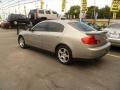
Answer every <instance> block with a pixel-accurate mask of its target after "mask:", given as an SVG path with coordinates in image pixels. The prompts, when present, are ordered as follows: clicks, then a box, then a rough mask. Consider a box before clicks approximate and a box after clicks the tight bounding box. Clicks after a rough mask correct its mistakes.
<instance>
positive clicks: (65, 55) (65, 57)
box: [56, 46, 72, 64]
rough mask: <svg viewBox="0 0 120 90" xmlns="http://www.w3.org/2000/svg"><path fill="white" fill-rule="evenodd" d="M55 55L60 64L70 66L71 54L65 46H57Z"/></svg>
mask: <svg viewBox="0 0 120 90" xmlns="http://www.w3.org/2000/svg"><path fill="white" fill-rule="evenodd" d="M56 55H57V58H58V60H59V62H61V63H62V64H70V63H71V62H72V52H71V50H70V49H69V48H68V47H67V46H59V47H58V48H57V50H56Z"/></svg>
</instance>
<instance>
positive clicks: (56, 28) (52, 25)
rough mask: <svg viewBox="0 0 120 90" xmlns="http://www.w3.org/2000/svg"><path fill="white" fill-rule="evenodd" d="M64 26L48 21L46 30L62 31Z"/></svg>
mask: <svg viewBox="0 0 120 90" xmlns="http://www.w3.org/2000/svg"><path fill="white" fill-rule="evenodd" d="M63 30H64V26H63V25H62V24H60V23H56V22H48V31H49V32H63Z"/></svg>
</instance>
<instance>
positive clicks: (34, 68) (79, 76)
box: [0, 29, 120, 90]
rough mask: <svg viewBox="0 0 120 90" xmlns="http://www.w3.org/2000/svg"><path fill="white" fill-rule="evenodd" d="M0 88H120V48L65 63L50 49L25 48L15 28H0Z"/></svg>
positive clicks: (104, 89) (28, 89)
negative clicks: (92, 59) (93, 58)
mask: <svg viewBox="0 0 120 90" xmlns="http://www.w3.org/2000/svg"><path fill="white" fill-rule="evenodd" d="M0 90H120V48H118V47H112V49H111V50H110V52H109V53H108V54H107V55H106V56H104V57H103V58H102V59H100V60H98V61H96V62H83V61H76V62H74V63H73V64H71V65H62V64H60V63H59V62H57V59H56V57H55V56H54V54H52V53H50V52H46V51H43V50H38V49H35V48H27V49H21V48H20V47H19V45H18V44H17V35H16V31H15V30H2V29H0Z"/></svg>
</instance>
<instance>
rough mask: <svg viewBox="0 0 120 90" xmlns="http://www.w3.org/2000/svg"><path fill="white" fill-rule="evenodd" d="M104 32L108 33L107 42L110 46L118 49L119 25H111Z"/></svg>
mask: <svg viewBox="0 0 120 90" xmlns="http://www.w3.org/2000/svg"><path fill="white" fill-rule="evenodd" d="M105 30H106V31H107V32H108V33H107V36H108V40H109V41H110V42H111V44H112V46H118V47H120V23H114V24H111V25H109V26H108V27H107V28H105Z"/></svg>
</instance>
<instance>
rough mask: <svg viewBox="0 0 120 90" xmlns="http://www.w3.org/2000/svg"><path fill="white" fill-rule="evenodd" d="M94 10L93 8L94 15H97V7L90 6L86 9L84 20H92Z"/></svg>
mask: <svg viewBox="0 0 120 90" xmlns="http://www.w3.org/2000/svg"><path fill="white" fill-rule="evenodd" d="M94 8H95V11H96V13H98V11H99V8H98V7H95V6H90V7H88V11H87V13H86V18H89V19H94Z"/></svg>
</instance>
